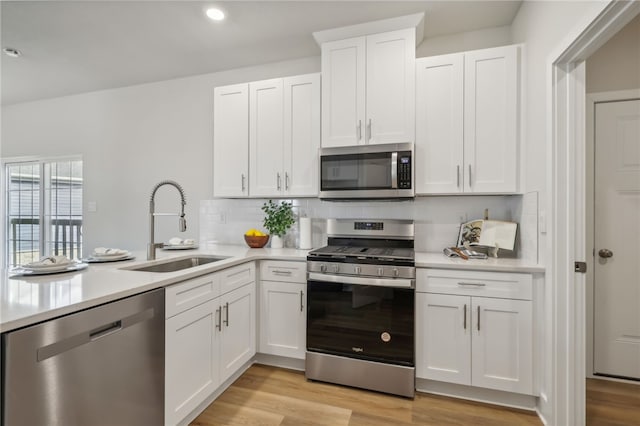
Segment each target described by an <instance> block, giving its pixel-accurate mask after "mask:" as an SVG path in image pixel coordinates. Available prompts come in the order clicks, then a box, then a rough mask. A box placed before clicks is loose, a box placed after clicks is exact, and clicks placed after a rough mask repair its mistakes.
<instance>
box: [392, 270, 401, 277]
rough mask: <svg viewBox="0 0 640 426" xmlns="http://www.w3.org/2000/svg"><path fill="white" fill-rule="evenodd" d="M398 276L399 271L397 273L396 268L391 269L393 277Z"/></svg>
mask: <svg viewBox="0 0 640 426" xmlns="http://www.w3.org/2000/svg"><path fill="white" fill-rule="evenodd" d="M398 275H400V271H398V268H393V276H394V277H397V276H398Z"/></svg>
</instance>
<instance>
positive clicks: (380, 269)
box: [378, 268, 384, 277]
mask: <svg viewBox="0 0 640 426" xmlns="http://www.w3.org/2000/svg"><path fill="white" fill-rule="evenodd" d="M383 275H384V268H378V276H379V277H381V276H383Z"/></svg>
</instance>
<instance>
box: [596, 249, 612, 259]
mask: <svg viewBox="0 0 640 426" xmlns="http://www.w3.org/2000/svg"><path fill="white" fill-rule="evenodd" d="M598 256H600V257H601V258H603V259H606V258H608V257H613V252H612V251H611V250H609V249H600V250H599V251H598Z"/></svg>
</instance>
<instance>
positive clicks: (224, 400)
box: [191, 365, 542, 426]
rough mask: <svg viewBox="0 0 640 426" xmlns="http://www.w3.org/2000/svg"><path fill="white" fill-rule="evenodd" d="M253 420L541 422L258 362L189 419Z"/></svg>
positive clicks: (363, 424)
mask: <svg viewBox="0 0 640 426" xmlns="http://www.w3.org/2000/svg"><path fill="white" fill-rule="evenodd" d="M261 416H263V417H261ZM260 421H264V423H260ZM275 422H279V423H275ZM254 424H255V425H263V424H264V425H269V426H271V425H276V424H279V425H280V426H316V425H317V426H324V425H327V426H329V425H330V426H334V425H335V426H340V425H344V426H347V425H348V426H390V425H393V426H409V425H434V426H436V425H437V426H441V425H442V426H446V425H460V426H463V425H464V426H468V425H509V426H511V425H536V426H540V425H542V423H541V422H540V420H539V419H538V418H537V416H536V415H535V414H533V413H530V412H526V411H521V410H513V409H509V408H503V407H498V406H492V405H487V404H481V403H475V402H468V401H464V400H459V399H455V398H447V397H442V396H437V395H429V394H423V393H417V394H416V397H415V399H413V400H411V399H408V398H402V397H397V396H392V395H385V394H381V393H377V392H369V391H364V390H361V389H354V388H349V387H346V386H338V385H333V384H328V383H321V382H312V381H307V380H306V379H305V377H304V374H303V373H301V372H297V371H290V370H285V369H280V368H276V367H269V366H263V365H254V366H252V367H251V368H249V369H248V370H247V371H246V372H245V373H244V374H243V375H242V376H241V377H240V378H239V379H238V380H236V382H235V383H233V385H231V386H230V387H229V389H227V390H226V391H225V392H224V393H223V394H222V395H221V396H220V397H219V398H218V399H217V400H216V401H214V402H213V403H212V404H211V405H210V406H209V407H207V409H206V410H205V411H204V412H203V413H202V414H201V415H200V416H199V417H198V418H197V419H196V420H195V421H194V422H193V423H191V425H192V426H212V425H254Z"/></svg>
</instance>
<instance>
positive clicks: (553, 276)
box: [544, 1, 640, 425]
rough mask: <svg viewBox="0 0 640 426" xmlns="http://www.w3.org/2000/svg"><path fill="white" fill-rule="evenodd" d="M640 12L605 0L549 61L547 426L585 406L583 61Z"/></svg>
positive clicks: (579, 418)
mask: <svg viewBox="0 0 640 426" xmlns="http://www.w3.org/2000/svg"><path fill="white" fill-rule="evenodd" d="M639 12H640V2H621V1H610V2H609V3H607V4H606V5H605V6H604V7H603V9H602V11H601V13H600V14H599V15H598V16H597V17H596V18H595V19H592V20H591V21H590V22H585V23H584V26H579V27H578V28H576V30H575V31H574V32H573V33H571V34H569V37H568V38H567V39H566V41H565V42H563V43H562V44H561V45H560V46H559V47H558V48H557V49H556V51H555V52H554V53H552V54H551V55H550V56H549V60H548V61H547V72H548V74H547V81H548V85H547V87H548V98H547V99H548V102H547V114H548V120H547V123H548V125H547V164H548V165H549V166H550V172H549V180H548V182H547V199H546V201H547V206H548V208H549V210H550V212H551V213H550V215H549V216H550V221H549V224H548V225H549V226H548V236H547V249H548V252H549V253H550V256H549V257H550V259H549V262H548V264H547V266H546V277H547V280H548V282H549V283H550V285H549V286H548V287H549V288H550V289H551V290H550V292H551V294H550V295H548V297H547V298H546V300H547V301H550V306H548V309H549V315H550V316H551V321H550V324H549V325H550V328H549V326H547V328H546V329H545V333H549V335H550V336H551V358H552V359H551V360H550V366H549V368H550V369H551V377H552V383H550V384H549V386H550V389H549V391H550V395H549V401H548V403H549V404H550V405H551V406H550V410H545V411H547V412H549V413H550V416H551V417H552V418H547V419H544V420H545V421H546V422H547V423H548V424H551V425H565V424H571V425H583V424H585V417H586V416H585V412H586V401H585V393H586V378H585V368H586V359H585V358H586V356H585V354H586V325H585V322H586V316H585V312H586V300H585V294H586V289H585V282H586V277H585V274H581V273H576V272H575V271H574V262H575V261H584V260H586V259H588V258H589V253H587V241H586V238H585V231H586V226H587V222H586V221H587V219H586V215H585V210H586V207H587V204H586V203H587V201H586V196H587V190H586V172H585V169H586V136H585V132H586V123H585V119H586V111H585V110H586V90H585V77H586V75H585V61H586V59H587V58H588V57H589V56H591V54H593V53H594V52H595V51H596V50H597V49H598V48H600V47H601V46H602V45H603V44H604V43H605V42H606V41H608V40H609V39H610V38H611V37H612V36H613V35H615V34H616V33H617V32H618V31H619V30H620V29H622V28H623V27H624V26H625V25H626V24H627V23H628V22H630V21H631V20H632V19H633V18H634V17H635V15H636V14H638V13H639Z"/></svg>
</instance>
